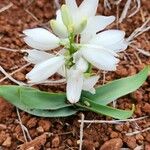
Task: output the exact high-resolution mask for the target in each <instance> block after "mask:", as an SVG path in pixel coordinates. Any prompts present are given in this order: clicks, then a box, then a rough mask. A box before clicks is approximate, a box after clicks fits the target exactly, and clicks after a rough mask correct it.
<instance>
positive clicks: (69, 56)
mask: <svg viewBox="0 0 150 150" xmlns="http://www.w3.org/2000/svg"><path fill="white" fill-rule="evenodd" d="M65 1H66V5H63V6H62V7H61V9H60V10H58V11H57V13H56V19H54V20H51V21H50V25H51V28H52V31H53V33H54V34H55V35H54V34H53V33H51V32H49V31H48V30H46V29H42V28H35V29H30V30H29V29H27V30H24V31H23V33H24V34H25V37H24V40H25V42H26V43H27V44H28V45H29V46H30V47H32V48H34V49H32V50H30V51H29V50H25V52H27V53H28V56H25V57H24V58H25V60H26V61H28V62H30V63H32V64H34V65H35V66H34V68H33V69H32V70H31V71H30V72H29V73H28V74H27V75H26V78H27V79H29V80H30V82H31V83H41V82H43V81H45V80H47V79H48V78H49V77H50V76H52V75H53V74H55V73H58V74H60V75H62V76H63V77H65V78H66V80H67V87H66V93H67V99H68V100H69V102H70V103H73V104H74V103H76V102H78V101H79V100H80V97H81V92H82V90H84V91H88V92H90V93H92V94H95V88H94V86H95V84H96V83H97V81H98V79H99V76H92V72H91V71H92V70H91V69H92V67H96V68H98V69H101V70H106V71H114V70H116V67H117V64H118V62H119V59H118V58H117V57H118V55H117V52H120V51H123V50H125V49H126V48H127V46H128V43H127V42H126V41H125V32H123V31H120V30H106V31H102V30H104V29H105V28H106V27H107V26H108V25H109V24H111V23H112V22H113V21H114V20H115V17H114V16H101V15H96V9H97V7H98V2H99V0H84V1H83V2H82V3H81V5H80V6H78V5H77V3H76V0H65ZM99 31H102V32H100V33H99ZM78 35H79V36H78ZM60 46H63V49H62V50H60V51H59V52H58V53H57V55H55V54H49V53H47V52H45V51H47V50H51V49H54V48H57V47H60ZM40 50H42V51H40Z"/></svg>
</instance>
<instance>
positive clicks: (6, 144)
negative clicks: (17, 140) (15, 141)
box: [2, 137, 11, 147]
mask: <svg viewBox="0 0 150 150" xmlns="http://www.w3.org/2000/svg"><path fill="white" fill-rule="evenodd" d="M2 145H3V146H5V147H10V146H11V137H7V138H6V140H5V141H4V143H3V144H2Z"/></svg>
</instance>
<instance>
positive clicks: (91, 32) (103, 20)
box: [81, 15, 115, 43]
mask: <svg viewBox="0 0 150 150" xmlns="http://www.w3.org/2000/svg"><path fill="white" fill-rule="evenodd" d="M114 20H115V17H114V16H100V15H99V16H94V17H91V18H89V20H88V24H87V27H86V28H85V30H84V31H83V33H82V34H81V43H87V42H88V41H89V40H91V38H92V37H93V36H95V34H96V33H97V32H98V31H101V30H103V29H105V28H106V27H107V26H108V25H109V24H111V23H112V22H113V21H114Z"/></svg>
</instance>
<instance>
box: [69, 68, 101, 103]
mask: <svg viewBox="0 0 150 150" xmlns="http://www.w3.org/2000/svg"><path fill="white" fill-rule="evenodd" d="M98 79H99V76H91V77H88V78H85V77H84V74H83V72H82V71H81V70H78V69H73V68H71V69H70V70H68V74H67V88H66V91H67V99H68V101H69V102H70V103H72V104H74V103H77V102H78V101H79V100H80V96H81V92H82V90H85V91H88V92H90V93H92V94H95V89H94V85H95V84H96V83H97V81H98Z"/></svg>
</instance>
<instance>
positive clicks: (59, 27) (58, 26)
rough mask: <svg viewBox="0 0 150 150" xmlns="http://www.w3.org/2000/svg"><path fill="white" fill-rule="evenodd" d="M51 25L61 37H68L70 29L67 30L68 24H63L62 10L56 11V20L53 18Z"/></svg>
mask: <svg viewBox="0 0 150 150" xmlns="http://www.w3.org/2000/svg"><path fill="white" fill-rule="evenodd" d="M50 25H51V28H52V30H53V32H54V33H55V34H56V35H57V36H59V37H60V38H67V37H68V31H67V28H66V26H65V25H64V24H63V21H62V16H61V11H60V10H58V11H57V12H56V20H51V21H50Z"/></svg>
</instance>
